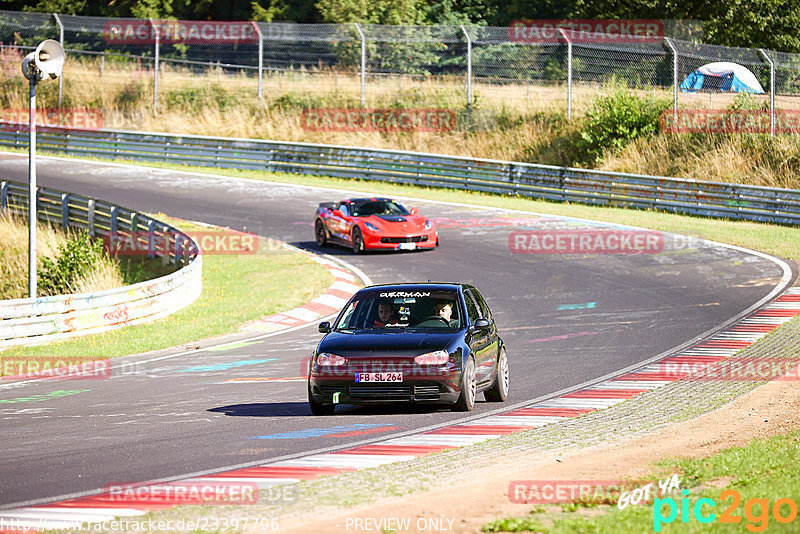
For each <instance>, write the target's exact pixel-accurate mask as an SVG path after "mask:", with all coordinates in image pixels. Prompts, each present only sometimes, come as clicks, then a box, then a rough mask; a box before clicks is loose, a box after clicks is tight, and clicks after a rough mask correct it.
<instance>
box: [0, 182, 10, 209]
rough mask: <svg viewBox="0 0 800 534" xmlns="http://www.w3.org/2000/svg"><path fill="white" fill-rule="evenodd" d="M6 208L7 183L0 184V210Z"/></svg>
mask: <svg viewBox="0 0 800 534" xmlns="http://www.w3.org/2000/svg"><path fill="white" fill-rule="evenodd" d="M7 207H8V182H0V209H6V208H7Z"/></svg>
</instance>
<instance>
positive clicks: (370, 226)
mask: <svg viewBox="0 0 800 534" xmlns="http://www.w3.org/2000/svg"><path fill="white" fill-rule="evenodd" d="M364 226H365V227H366V228H367V229H368V230H372V231H373V232H380V229H379V228H378V227H377V226H375V225H374V224H372V223H368V222H365V223H364Z"/></svg>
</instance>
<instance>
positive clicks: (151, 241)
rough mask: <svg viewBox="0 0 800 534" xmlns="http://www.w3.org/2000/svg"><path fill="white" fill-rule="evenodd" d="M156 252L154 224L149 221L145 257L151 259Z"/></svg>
mask: <svg viewBox="0 0 800 534" xmlns="http://www.w3.org/2000/svg"><path fill="white" fill-rule="evenodd" d="M155 252H156V222H155V221H154V220H153V219H150V222H149V223H147V257H148V258H150V259H153V257H155V255H156V254H155Z"/></svg>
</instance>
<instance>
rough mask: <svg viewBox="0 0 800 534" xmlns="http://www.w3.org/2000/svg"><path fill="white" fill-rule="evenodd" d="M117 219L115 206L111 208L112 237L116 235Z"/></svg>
mask: <svg viewBox="0 0 800 534" xmlns="http://www.w3.org/2000/svg"><path fill="white" fill-rule="evenodd" d="M117 219H118V215H117V207H116V206H111V236H112V237H116V235H117V226H118V224H117Z"/></svg>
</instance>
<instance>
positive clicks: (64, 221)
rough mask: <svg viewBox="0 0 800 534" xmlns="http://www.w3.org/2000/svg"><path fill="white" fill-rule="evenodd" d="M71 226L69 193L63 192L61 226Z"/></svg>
mask: <svg viewBox="0 0 800 534" xmlns="http://www.w3.org/2000/svg"><path fill="white" fill-rule="evenodd" d="M67 226H69V193H62V194H61V227H62V228H66V227H67Z"/></svg>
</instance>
